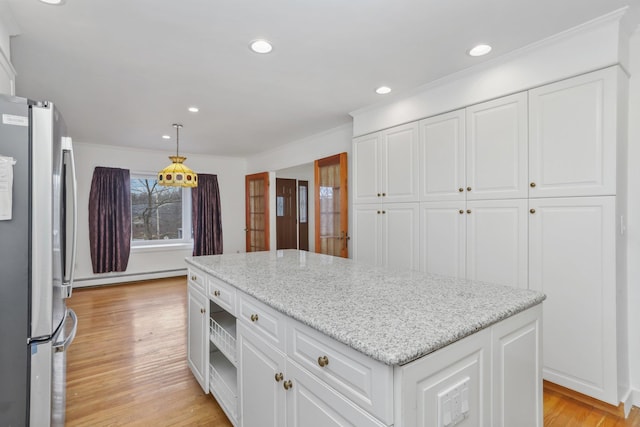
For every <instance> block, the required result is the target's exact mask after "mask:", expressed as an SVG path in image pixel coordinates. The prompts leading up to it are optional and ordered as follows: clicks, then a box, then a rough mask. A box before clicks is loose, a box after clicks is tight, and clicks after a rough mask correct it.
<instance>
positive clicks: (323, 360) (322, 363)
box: [318, 356, 329, 368]
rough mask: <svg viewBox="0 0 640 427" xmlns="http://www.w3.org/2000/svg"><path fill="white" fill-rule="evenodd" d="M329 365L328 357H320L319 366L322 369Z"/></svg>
mask: <svg viewBox="0 0 640 427" xmlns="http://www.w3.org/2000/svg"><path fill="white" fill-rule="evenodd" d="M328 364H329V358H328V357H327V356H320V357H318V365H320V367H321V368H324V367H325V366H327V365H328Z"/></svg>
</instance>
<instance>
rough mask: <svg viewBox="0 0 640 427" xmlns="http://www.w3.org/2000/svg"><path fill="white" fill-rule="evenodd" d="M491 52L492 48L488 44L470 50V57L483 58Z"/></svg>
mask: <svg viewBox="0 0 640 427" xmlns="http://www.w3.org/2000/svg"><path fill="white" fill-rule="evenodd" d="M489 52H491V46H489V45H488V44H479V45H477V46H476V47H474V48H472V49H470V50H469V55H471V56H482V55H486V54H487V53H489Z"/></svg>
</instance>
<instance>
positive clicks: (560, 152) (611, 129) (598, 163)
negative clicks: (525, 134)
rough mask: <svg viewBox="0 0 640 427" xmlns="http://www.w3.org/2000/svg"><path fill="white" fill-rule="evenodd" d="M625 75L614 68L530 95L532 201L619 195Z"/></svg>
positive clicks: (530, 178)
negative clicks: (620, 79)
mask: <svg viewBox="0 0 640 427" xmlns="http://www.w3.org/2000/svg"><path fill="white" fill-rule="evenodd" d="M620 73H622V72H621V71H620V70H619V68H618V67H610V68H607V69H604V70H601V71H596V72H593V73H589V74H584V75H582V76H578V77H575V78H572V79H568V80H563V81H560V82H557V83H554V84H550V85H547V86H543V87H540V88H537V89H533V90H531V91H530V92H529V114H530V115H529V180H530V183H531V184H530V185H531V189H530V191H529V195H530V197H573V196H600V195H613V194H616V147H617V146H618V138H617V120H618V115H619V108H618V105H619V104H618V102H619V99H618V87H619V82H618V75H619V74H620ZM625 80H626V78H625Z"/></svg>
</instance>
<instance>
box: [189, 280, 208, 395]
mask: <svg viewBox="0 0 640 427" xmlns="http://www.w3.org/2000/svg"><path fill="white" fill-rule="evenodd" d="M187 292H188V295H187V296H188V298H187V301H188V302H187V313H188V324H187V327H188V332H187V341H188V342H187V361H188V363H189V367H190V368H191V372H193V376H194V377H195V378H196V380H197V381H198V383H199V384H200V387H202V389H203V390H204V392H205V393H209V383H208V378H209V375H208V367H209V357H208V356H209V345H208V344H209V338H208V337H207V335H208V334H207V332H208V328H207V326H208V325H207V323H208V319H209V316H208V315H207V312H208V310H207V307H208V305H209V304H208V301H209V300H208V299H207V298H206V297H205V296H204V295H203V294H201V293H200V292H198V291H197V290H196V289H195V288H194V287H192V285H191V284H190V285H189V286H188V291H187Z"/></svg>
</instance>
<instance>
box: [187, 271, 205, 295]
mask: <svg viewBox="0 0 640 427" xmlns="http://www.w3.org/2000/svg"><path fill="white" fill-rule="evenodd" d="M206 277H207V276H206V275H205V274H204V273H203V272H202V271H200V270H197V269H195V268H193V267H191V268H189V276H188V278H189V283H191V285H193V287H194V288H196V289H198V290H199V291H200V292H202V293H203V294H204V295H206V294H207V289H206V286H207V285H206V283H207V279H206Z"/></svg>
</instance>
